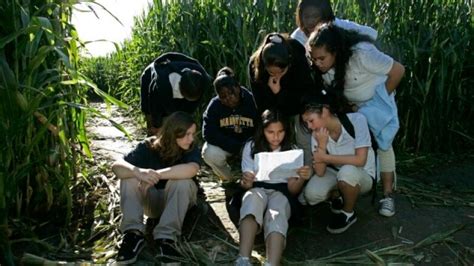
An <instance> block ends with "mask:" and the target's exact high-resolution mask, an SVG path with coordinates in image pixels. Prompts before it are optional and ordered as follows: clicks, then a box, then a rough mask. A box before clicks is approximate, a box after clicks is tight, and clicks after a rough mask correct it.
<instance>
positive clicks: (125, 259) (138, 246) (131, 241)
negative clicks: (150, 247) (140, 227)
mask: <svg viewBox="0 0 474 266" xmlns="http://www.w3.org/2000/svg"><path fill="white" fill-rule="evenodd" d="M144 247H145V238H144V237H143V235H142V234H141V232H135V231H127V232H125V234H124V235H123V238H122V244H120V248H119V251H118V254H117V263H119V264H130V263H134V262H135V261H136V260H137V257H138V254H140V252H141V251H142V250H143V248H144Z"/></svg>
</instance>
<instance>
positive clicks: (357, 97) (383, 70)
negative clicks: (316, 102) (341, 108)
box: [322, 42, 393, 104]
mask: <svg viewBox="0 0 474 266" xmlns="http://www.w3.org/2000/svg"><path fill="white" fill-rule="evenodd" d="M351 49H352V51H353V53H352V56H351V58H349V62H348V64H347V67H346V77H345V78H346V83H345V84H344V95H345V96H346V98H347V99H348V100H349V101H351V102H354V103H356V104H360V103H363V102H365V101H368V100H370V99H372V97H373V96H374V93H375V88H376V86H377V85H379V84H382V83H385V81H386V80H387V74H388V72H389V71H390V69H392V66H393V58H391V57H390V56H388V55H386V54H384V53H382V52H380V51H379V50H378V49H377V48H376V47H375V46H374V45H373V44H371V43H368V42H361V43H358V44H356V45H354V46H353V47H352V48H351ZM334 73H335V71H334V68H332V69H330V70H329V71H328V72H326V73H325V74H323V76H322V77H323V80H324V83H326V84H331V82H332V81H333V80H334Z"/></svg>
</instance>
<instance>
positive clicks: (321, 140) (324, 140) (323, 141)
mask: <svg viewBox="0 0 474 266" xmlns="http://www.w3.org/2000/svg"><path fill="white" fill-rule="evenodd" d="M313 136H314V138H315V139H316V140H317V141H318V144H319V147H321V148H323V149H326V146H327V144H328V140H329V131H328V129H327V128H325V127H322V128H320V129H319V130H316V131H313Z"/></svg>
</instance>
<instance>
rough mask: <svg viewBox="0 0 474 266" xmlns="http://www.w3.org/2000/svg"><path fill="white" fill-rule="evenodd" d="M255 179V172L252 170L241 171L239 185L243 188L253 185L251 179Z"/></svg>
mask: <svg viewBox="0 0 474 266" xmlns="http://www.w3.org/2000/svg"><path fill="white" fill-rule="evenodd" d="M254 180H255V174H254V173H252V172H243V173H242V179H241V180H240V186H242V187H243V188H245V189H250V188H252V187H253V181H254Z"/></svg>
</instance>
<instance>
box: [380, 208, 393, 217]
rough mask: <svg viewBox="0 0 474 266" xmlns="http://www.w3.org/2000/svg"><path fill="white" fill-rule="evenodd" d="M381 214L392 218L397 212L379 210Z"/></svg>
mask: <svg viewBox="0 0 474 266" xmlns="http://www.w3.org/2000/svg"><path fill="white" fill-rule="evenodd" d="M379 214H380V215H382V216H385V217H392V216H393V215H395V212H389V211H385V210H379Z"/></svg>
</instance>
